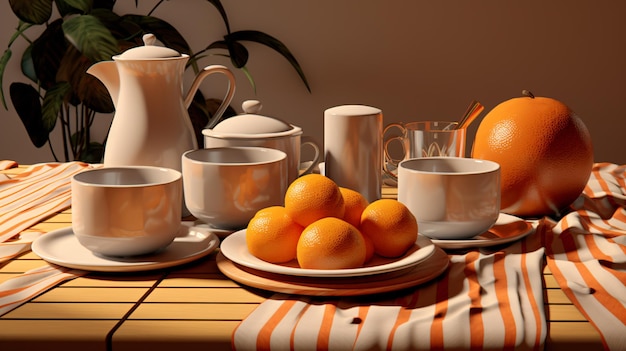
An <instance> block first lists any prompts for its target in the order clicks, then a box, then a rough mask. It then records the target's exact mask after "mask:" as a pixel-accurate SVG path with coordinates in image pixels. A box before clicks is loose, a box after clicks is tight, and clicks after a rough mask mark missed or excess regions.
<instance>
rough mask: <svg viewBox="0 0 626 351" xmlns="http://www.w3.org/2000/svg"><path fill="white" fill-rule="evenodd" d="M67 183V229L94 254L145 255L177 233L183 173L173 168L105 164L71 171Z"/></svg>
mask: <svg viewBox="0 0 626 351" xmlns="http://www.w3.org/2000/svg"><path fill="white" fill-rule="evenodd" d="M71 186H72V229H73V231H74V234H75V235H76V238H77V239H78V241H79V242H80V243H81V244H82V245H83V246H85V247H86V248H87V249H89V250H91V251H93V252H95V253H98V254H102V255H106V256H134V255H142V254H148V253H151V252H155V251H157V250H159V249H162V248H164V247H166V246H168V245H169V244H170V243H171V242H172V241H173V240H174V238H176V236H177V234H178V233H179V231H180V228H181V222H180V218H181V204H182V175H181V173H180V172H178V171H176V170H173V169H169V168H160V167H151V166H127V167H105V168H99V169H93V170H87V171H84V172H81V173H78V174H76V175H74V176H73V177H72V180H71Z"/></svg>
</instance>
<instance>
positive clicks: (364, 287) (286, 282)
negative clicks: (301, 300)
mask: <svg viewBox="0 0 626 351" xmlns="http://www.w3.org/2000/svg"><path fill="white" fill-rule="evenodd" d="M216 259H217V267H218V268H219V270H220V271H221V272H222V273H223V274H224V275H226V276H227V277H229V278H230V279H232V280H234V281H236V282H238V283H241V284H244V285H248V286H251V287H254V288H259V289H263V290H269V291H274V292H280V293H287V294H297V295H311V296H357V295H370V294H378V293H385V292H390V291H395V290H400V289H404V288H408V287H412V286H415V285H419V284H422V283H425V282H428V281H430V280H432V279H434V278H436V277H438V276H439V275H440V274H441V273H443V272H444V271H445V270H446V269H447V268H448V264H449V263H450V261H449V259H448V255H446V253H445V252H444V251H443V250H442V249H440V248H436V249H435V252H434V253H433V254H432V255H431V256H430V257H429V258H428V259H426V260H425V261H423V262H421V263H419V264H417V265H416V266H414V267H409V268H406V269H403V270H399V271H395V272H389V273H381V274H374V275H367V276H358V277H332V278H328V277H323V278H321V277H302V276H291V275H284V274H276V273H268V272H264V271H260V270H256V269H252V268H248V267H244V266H241V265H238V264H236V263H234V262H232V261H231V260H229V259H228V258H226V257H225V256H224V255H223V254H222V253H221V252H219V253H218V254H217V257H216Z"/></svg>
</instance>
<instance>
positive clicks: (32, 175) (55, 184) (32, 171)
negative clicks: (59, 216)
mask: <svg viewBox="0 0 626 351" xmlns="http://www.w3.org/2000/svg"><path fill="white" fill-rule="evenodd" d="M90 167H92V166H91V165H89V164H86V163H82V162H70V163H46V164H37V165H33V166H31V167H29V168H28V169H26V170H25V171H24V172H23V173H20V174H18V175H16V176H15V177H13V178H9V179H3V180H0V243H3V242H5V241H8V240H9V239H11V238H13V237H14V236H16V235H17V234H19V233H20V232H21V231H23V230H25V229H27V228H29V227H31V226H32V225H34V224H37V223H38V222H40V221H41V220H43V219H45V218H46V217H49V216H50V215H53V214H55V213H57V212H59V211H62V210H65V209H67V208H69V207H70V204H71V193H70V189H71V178H72V176H73V175H74V174H76V173H79V172H81V171H83V170H85V169H87V168H90ZM0 245H2V244H0ZM0 247H1V246H0ZM2 257H3V255H2V253H1V252H0V262H2V260H3V259H2Z"/></svg>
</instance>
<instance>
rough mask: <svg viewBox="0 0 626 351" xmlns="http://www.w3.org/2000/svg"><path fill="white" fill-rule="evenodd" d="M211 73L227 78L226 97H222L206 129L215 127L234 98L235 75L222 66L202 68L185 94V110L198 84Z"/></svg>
mask: <svg viewBox="0 0 626 351" xmlns="http://www.w3.org/2000/svg"><path fill="white" fill-rule="evenodd" d="M213 73H221V74H223V75H225V76H226V78H228V87H227V90H226V95H225V96H224V99H222V104H221V105H220V106H219V107H218V108H217V110H216V111H215V114H214V115H213V117H211V121H210V122H209V124H207V126H206V127H205V128H207V129H213V127H215V125H216V124H217V122H219V121H220V119H221V118H222V115H223V114H224V111H226V108H227V107H228V105H229V104H230V102H231V101H232V100H233V96H235V75H234V74H233V72H231V71H230V70H229V69H228V68H227V67H226V66H222V65H210V66H206V67H204V69H202V71H200V73H198V75H197V76H196V78H194V80H193V82H192V83H191V87H190V88H189V91H188V92H187V95H186V96H185V108H186V109H187V108H189V106H190V105H191V102H192V101H193V97H194V95H195V94H196V91H197V90H198V88H199V87H200V83H202V81H203V80H204V78H206V77H208V76H209V75H211V74H213Z"/></svg>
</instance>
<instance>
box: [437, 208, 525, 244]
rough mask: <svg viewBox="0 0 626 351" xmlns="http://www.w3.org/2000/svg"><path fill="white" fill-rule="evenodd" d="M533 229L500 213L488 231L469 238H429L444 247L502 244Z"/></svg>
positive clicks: (523, 222)
mask: <svg viewBox="0 0 626 351" xmlns="http://www.w3.org/2000/svg"><path fill="white" fill-rule="evenodd" d="M533 231H534V228H533V226H532V225H531V224H530V223H528V222H526V221H525V220H523V219H521V218H519V217H516V216H512V215H509V214H506V213H500V215H499V216H498V220H497V221H496V223H495V224H494V225H493V227H491V228H490V229H489V230H488V231H486V232H484V233H482V234H480V235H477V236H475V237H473V238H470V239H463V240H453V239H445V240H443V239H431V240H432V242H433V243H434V244H435V245H437V246H439V247H441V248H444V249H467V248H476V247H488V246H495V245H502V244H506V243H510V242H513V241H516V240H519V239H521V238H523V237H525V236H526V235H528V234H530V233H532V232H533Z"/></svg>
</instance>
